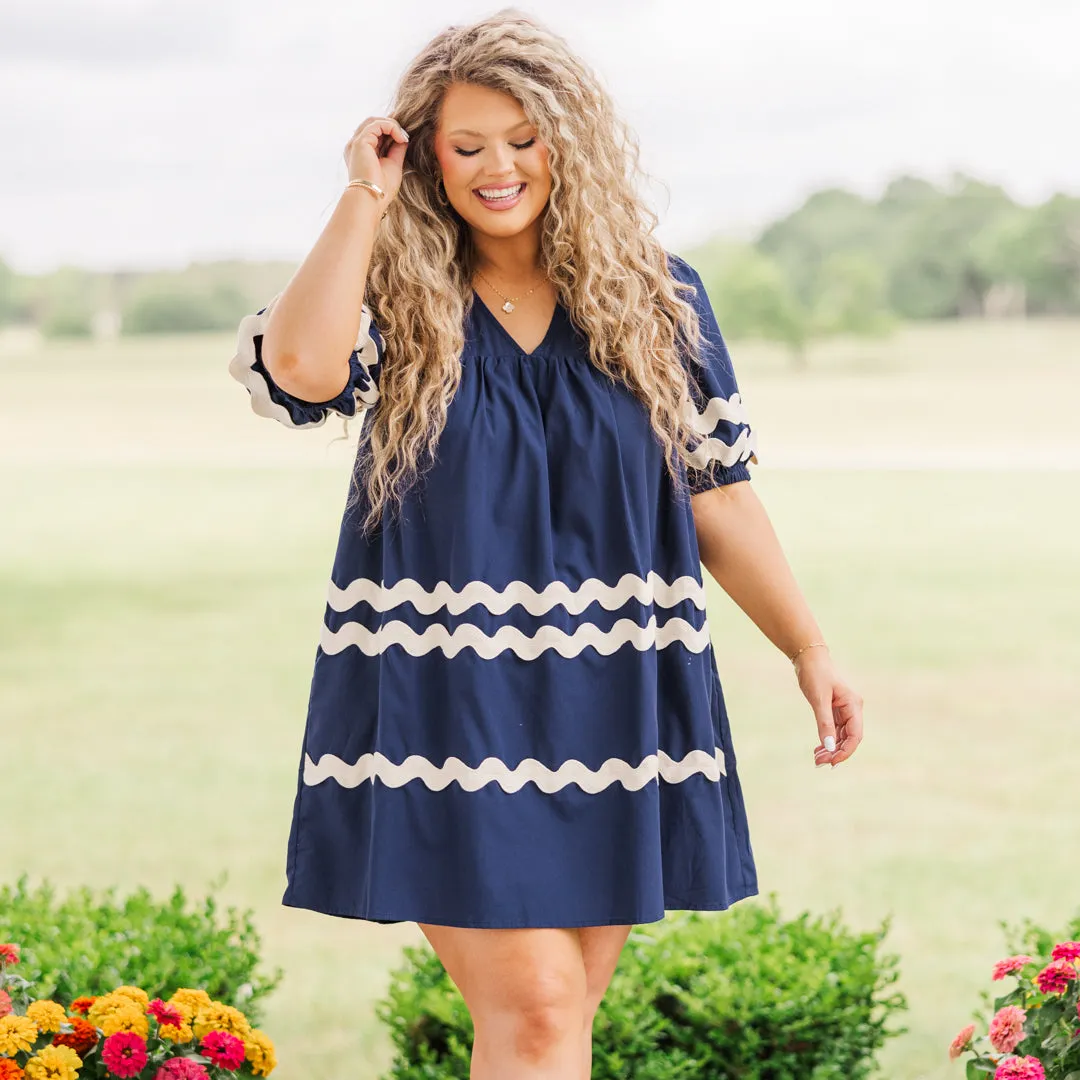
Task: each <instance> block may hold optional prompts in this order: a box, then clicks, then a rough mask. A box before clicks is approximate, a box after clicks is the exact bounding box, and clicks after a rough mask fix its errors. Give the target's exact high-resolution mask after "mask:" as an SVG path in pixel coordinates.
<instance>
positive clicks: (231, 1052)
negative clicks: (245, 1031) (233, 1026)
mask: <svg viewBox="0 0 1080 1080" xmlns="http://www.w3.org/2000/svg"><path fill="white" fill-rule="evenodd" d="M199 1049H200V1050H202V1052H203V1053H204V1054H205V1055H206V1056H207V1057H208V1058H209V1059H210V1060H211V1061H212V1062H213V1063H214V1064H215V1065H216V1066H217V1067H218V1068H219V1069H228V1070H229V1072H235V1071H236V1070H237V1069H239V1068H240V1066H241V1065H243V1064H244V1053H245V1050H244V1041H243V1039H238V1038H237V1037H236V1036H235V1035H230V1034H229V1032H227V1031H208V1032H207V1033H206V1034H205V1035H204V1036H203V1039H202V1042H201V1043H199Z"/></svg>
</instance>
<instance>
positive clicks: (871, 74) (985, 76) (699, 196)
mask: <svg viewBox="0 0 1080 1080" xmlns="http://www.w3.org/2000/svg"><path fill="white" fill-rule="evenodd" d="M498 6H499V5H498V4H495V5H480V4H476V3H461V4H458V5H456V6H455V7H454V8H453V9H449V10H448V7H447V5H446V4H445V3H442V2H440V3H434V2H419V0H416V2H413V3H406V4H392V5H383V6H379V7H374V6H373V5H368V4H353V5H352V6H348V7H346V6H340V0H306V2H304V3H302V4H297V3H295V2H294V0H290V2H283V0H275V2H267V0H260V2H259V3H256V2H254V0H234V2H227V0H225V2H221V0H219V2H217V3H211V2H210V0H198V2H195V3H185V4H168V5H166V4H163V3H161V2H159V0H153V2H145V0H143V2H135V0H129V2H125V3H121V2H118V0H109V2H103V0H93V2H91V0H85V2H82V3H75V2H73V0H66V2H63V3H61V2H56V0H51V2H45V3H31V2H30V0H18V2H17V3H16V5H15V6H14V7H12V6H10V4H9V5H7V6H5V7H4V9H3V14H2V15H0V42H2V44H0V100H3V101H5V102H13V101H14V102H16V103H17V106H16V107H15V108H5V109H4V110H3V111H0V154H2V156H3V160H2V162H0V206H2V207H3V212H2V214H0V255H2V256H3V257H5V258H6V259H7V260H8V261H9V262H11V263H13V264H14V265H15V266H16V267H17V268H19V269H22V270H27V271H34V270H41V269H47V268H50V267H52V266H54V265H57V264H59V263H61V262H75V263H80V264H83V265H90V266H102V267H105V266H116V265H125V266H143V265H162V264H166V263H168V264H183V263H184V262H186V261H187V260H188V259H190V258H214V257H227V256H251V257H282V258H295V259H299V258H301V257H302V256H303V254H304V252H305V251H306V250H307V249H308V247H310V245H311V243H312V242H313V241H314V239H315V237H316V236H317V234H318V232H319V230H320V229H321V227H322V225H323V223H324V222H325V219H326V217H327V216H328V214H329V210H330V208H331V207H332V205H333V202H334V200H335V199H336V197H337V194H338V192H339V190H340V187H341V184H342V183H343V182H344V179H345V167H344V163H343V161H342V159H341V151H342V149H343V147H344V145H345V142H346V140H347V139H348V137H349V135H350V134H351V133H352V131H353V130H354V128H355V127H356V125H357V124H358V123H359V122H360V121H361V120H362V119H363V118H364V117H365V116H367V115H370V114H375V113H379V112H381V111H383V110H384V109H385V108H386V106H387V102H388V100H389V97H390V94H391V92H392V89H393V86H394V83H395V82H396V80H397V77H398V75H399V73H400V71H401V69H402V68H403V67H404V65H405V64H406V63H407V62H408V60H409V59H410V58H411V57H412V55H413V54H414V53H415V52H416V51H417V50H418V49H419V48H420V47H421V46H422V45H423V44H424V43H425V42H426V41H427V40H428V39H429V38H430V37H431V36H432V35H433V34H435V33H436V32H437V31H438V30H439V29H441V28H442V27H443V26H444V25H446V24H447V23H450V22H453V23H458V24H460V23H464V22H468V21H470V20H471V19H473V18H475V17H478V16H482V15H484V14H487V13H488V12H490V11H494V10H496V9H497V7H498ZM519 6H521V7H523V8H524V9H525V10H527V11H531V12H532V13H534V14H537V15H538V16H540V17H541V18H543V19H545V20H546V21H547V22H548V24H549V25H550V26H551V27H552V28H553V29H554V30H555V31H556V32H558V33H560V34H562V35H563V36H564V37H566V38H567V39H568V40H569V42H570V43H571V45H572V46H574V47H575V48H576V49H577V50H578V51H579V52H580V53H581V55H582V56H583V57H584V59H585V60H586V61H587V62H588V63H590V64H591V65H592V66H593V67H594V68H595V69H596V70H597V71H598V72H599V74H600V75H601V77H602V78H603V80H604V82H605V83H606V85H607V86H608V88H609V89H610V90H611V91H612V93H613V95H614V97H615V99H616V101H617V103H618V105H619V107H620V109H621V111H622V113H623V115H624V116H625V117H626V118H627V119H628V120H629V121H630V123H631V126H632V127H633V128H634V129H635V131H636V132H637V135H638V137H639V140H640V143H641V147H642V159H643V164H644V165H645V167H646V168H647V169H648V170H649V172H650V173H651V174H652V175H653V176H654V177H655V178H656V183H655V184H654V185H653V186H652V187H650V193H651V194H652V196H653V198H654V202H655V203H656V206H657V210H658V212H659V214H660V217H661V221H662V226H661V231H662V234H663V238H664V239H665V241H666V242H668V243H669V244H671V245H672V246H675V247H677V246H679V245H680V244H689V243H691V242H692V241H693V239H694V238H695V237H697V236H699V235H702V234H704V233H708V232H712V231H714V230H718V229H723V230H730V231H747V230H749V229H751V228H753V227H756V226H757V225H758V224H759V223H760V222H761V221H763V220H764V219H766V218H767V217H768V216H770V215H772V214H775V213H779V212H782V211H783V210H785V209H787V208H788V207H790V206H791V205H793V204H794V203H795V202H796V201H797V200H798V199H799V198H800V197H801V196H802V195H803V194H805V193H806V192H808V191H809V190H812V189H813V188H814V187H816V186H819V185H822V184H826V183H837V184H847V185H851V186H854V187H857V188H860V189H864V190H868V191H872V190H875V189H876V188H878V187H880V185H881V184H882V183H884V182H885V180H886V179H887V178H888V177H889V176H891V175H894V174H895V173H897V172H901V171H911V172H919V173H922V174H926V175H930V176H932V177H939V178H940V177H945V176H947V175H948V173H949V172H951V171H952V170H956V169H962V170H966V171H970V172H973V173H976V174H978V175H980V176H984V177H986V178H987V179H990V180H997V181H999V182H1001V183H1003V184H1005V185H1006V186H1007V187H1008V188H1009V189H1010V190H1012V191H1013V192H1014V193H1015V194H1017V195H1018V196H1019V197H1022V198H1028V199H1035V198H1041V197H1044V196H1045V195H1046V194H1047V193H1048V192H1049V191H1051V190H1053V189H1055V188H1068V189H1072V190H1080V155H1078V154H1077V153H1076V151H1075V138H1074V136H1073V135H1072V132H1074V131H1075V129H1076V126H1077V124H1076V119H1077V118H1076V115H1075V112H1076V105H1075V103H1076V102H1077V101H1078V100H1080V66H1078V65H1077V64H1076V62H1075V55H1074V54H1075V49H1074V43H1075V42H1076V41H1077V40H1080V6H1078V5H1076V4H1074V3H1072V2H1071V0H1028V2H1026V3H1024V4H1022V5H1021V4H1019V3H1013V2H1011V0H981V2H978V0H938V2H937V3H931V2H929V0H908V2H907V3H905V4H904V5H884V4H880V3H877V4H868V3H866V2H865V0H831V2H827V0H819V3H817V4H813V5H808V4H805V3H802V2H800V0H758V3H756V4H754V5H745V4H744V5H727V6H723V7H716V6H714V5H713V4H710V3H706V2H701V0H691V2H686V3H681V4H679V5H678V6H672V5H669V4H666V3H660V2H659V0H656V2H640V3H636V4H617V3H615V2H614V0H610V2H604V3H590V4H589V5H588V6H586V5H585V4H583V3H571V2H569V0H558V2H546V3H545V4H543V5H542V6H541V5H539V4H532V5H529V4H521V5H519ZM663 184H666V186H667V189H668V191H667V192H665V190H664V187H663V186H662V185H663ZM668 192H669V193H670V196H669V194H668Z"/></svg>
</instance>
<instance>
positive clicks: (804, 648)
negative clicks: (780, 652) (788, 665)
mask: <svg viewBox="0 0 1080 1080" xmlns="http://www.w3.org/2000/svg"><path fill="white" fill-rule="evenodd" d="M815 645H824V646H825V648H826V649H827V648H828V647H829V646H828V645H827V644H826V643H825V642H824V641H811V642H810V644H809V645H804V646H803V647H802V648H801V649H800V650H799V651H798V652H797V653H795V655H794V656H789V657H788V659H789V660H790V661H791V662H792V664H794V663H795V661H796V660H797V659H798V658H799V655H800V654H801V653H804V652H806V650H807V649H812V648H813V647H814V646H815Z"/></svg>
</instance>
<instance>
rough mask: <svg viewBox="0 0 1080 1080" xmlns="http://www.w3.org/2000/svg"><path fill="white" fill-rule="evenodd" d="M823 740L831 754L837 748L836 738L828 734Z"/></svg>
mask: <svg viewBox="0 0 1080 1080" xmlns="http://www.w3.org/2000/svg"><path fill="white" fill-rule="evenodd" d="M821 741H822V743H823V744H824V746H825V749H826V750H828V751H829V753H830V754H831V753H832V752H833V751H834V750H835V749H836V739H834V738H833V736H832V735H826V736H825V738H824V739H822V740H821Z"/></svg>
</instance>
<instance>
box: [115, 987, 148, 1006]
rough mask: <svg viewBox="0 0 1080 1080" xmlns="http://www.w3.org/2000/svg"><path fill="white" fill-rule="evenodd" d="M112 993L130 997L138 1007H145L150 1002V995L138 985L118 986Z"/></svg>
mask: <svg viewBox="0 0 1080 1080" xmlns="http://www.w3.org/2000/svg"><path fill="white" fill-rule="evenodd" d="M113 993H114V994H123V996H124V997H128V998H131V1000H132V1001H134V1002H135V1004H136V1005H138V1006H139V1008H140V1009H145V1008H146V1006H147V1005H149V1004H150V995H149V994H148V993H147V992H146V991H145V990H142V989H140V988H139V987H138V986H118V987H117V988H116V989H115V990H114V991H113Z"/></svg>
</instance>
